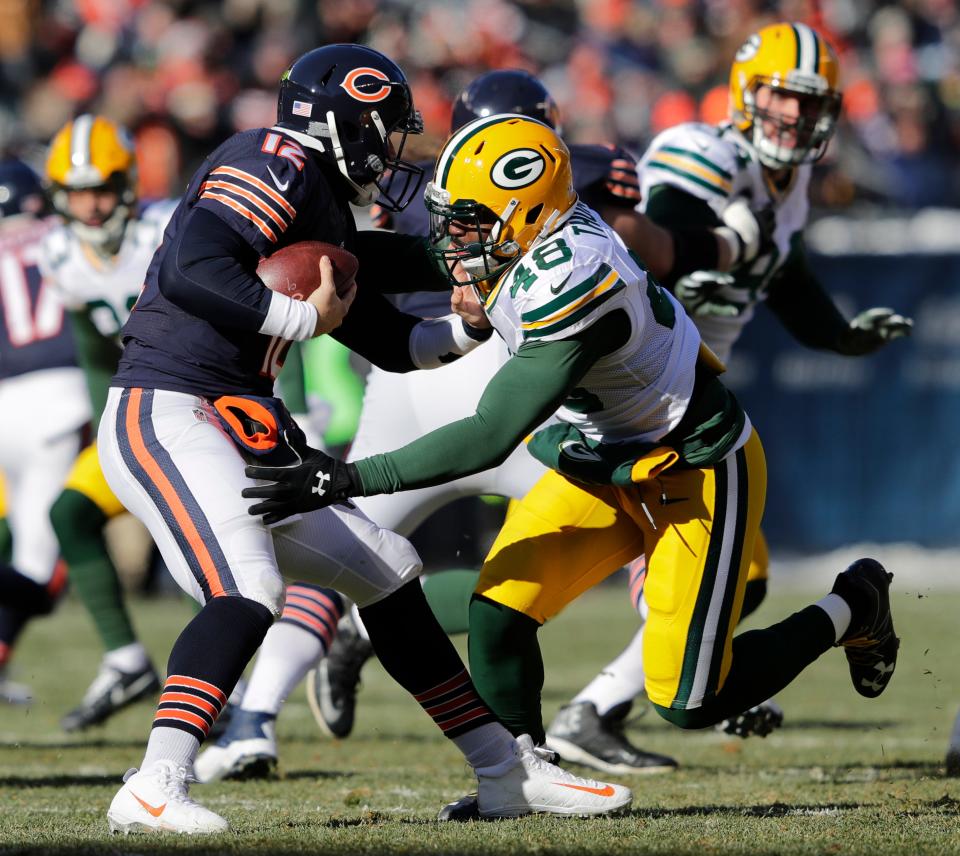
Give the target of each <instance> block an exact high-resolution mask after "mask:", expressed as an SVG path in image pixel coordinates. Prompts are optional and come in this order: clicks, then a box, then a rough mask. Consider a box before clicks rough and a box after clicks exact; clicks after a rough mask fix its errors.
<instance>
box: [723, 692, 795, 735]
mask: <svg viewBox="0 0 960 856" xmlns="http://www.w3.org/2000/svg"><path fill="white" fill-rule="evenodd" d="M781 725H783V709H782V708H781V707H780V705H779V704H777V703H776V702H775V701H774V700H773V699H768V700H767V701H765V702H761V703H760V704H758V705H755V706H754V707H751V708H750V709H749V710H745V711H744V712H743V713H741V714H740V715H739V716H731V717H730V719H725V720H723V722H720V723H717V726H716V729H717V731H722V732H723V733H724V734H732V735H734V736H735V737H743V738H744V739H746V738H747V737H766V736H767V735H768V734H770V733H771V732H772V731H776V729H778V728H779V727H780V726H781Z"/></svg>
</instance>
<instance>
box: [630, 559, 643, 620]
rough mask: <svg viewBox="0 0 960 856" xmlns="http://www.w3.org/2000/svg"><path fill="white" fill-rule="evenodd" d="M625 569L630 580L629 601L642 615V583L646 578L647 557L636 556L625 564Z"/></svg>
mask: <svg viewBox="0 0 960 856" xmlns="http://www.w3.org/2000/svg"><path fill="white" fill-rule="evenodd" d="M627 571H628V572H629V574H630V582H629V583H628V585H629V588H630V603H632V604H633V608H634V609H635V610H636V611H637V612H639V613H640V615H643V609H642V607H641V605H640V604H641V601H642V600H643V584H644V583H645V582H646V579H647V557H646V556H637V558H636V559H634V560H633V561H632V562H631V563H630V564H629V565H627Z"/></svg>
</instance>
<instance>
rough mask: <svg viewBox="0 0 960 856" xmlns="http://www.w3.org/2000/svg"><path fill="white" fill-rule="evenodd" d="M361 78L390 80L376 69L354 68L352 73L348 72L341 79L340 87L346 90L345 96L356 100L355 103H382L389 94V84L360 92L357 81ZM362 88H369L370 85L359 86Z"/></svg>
mask: <svg viewBox="0 0 960 856" xmlns="http://www.w3.org/2000/svg"><path fill="white" fill-rule="evenodd" d="M363 77H373V78H375V79H377V80H385V81H389V80H390V78H389V77H387V76H386V75H385V74H384V73H383V72H382V71H380V70H379V69H377V68H367V67H364V68H355V69H353V71H351V72H349V73H348V74H347V76H346V77H345V78H344V79H343V83H341V84H340V85H341V86H342V87H343V88H344V89H346V90H347V94H348V95H349V96H350V97H351V98H356V99H357V101H368V102H373V101H383V99H384V98H386V97H387V96H388V95H389V94H390V84H389V82H388V83H387V84H386V85H384V86H379V87H377V89H376V90H374V91H372V92H371V91H366V92H362V91H361V90H360V89H359V87H358V83H357V81H359V80H360V79H361V78H363ZM360 85H362V86H364V87H367V88H369V87H370V85H371V84H370V83H365V84H360Z"/></svg>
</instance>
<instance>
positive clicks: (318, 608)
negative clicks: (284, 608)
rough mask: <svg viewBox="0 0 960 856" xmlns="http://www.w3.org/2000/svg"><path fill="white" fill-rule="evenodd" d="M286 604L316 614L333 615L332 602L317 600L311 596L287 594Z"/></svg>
mask: <svg viewBox="0 0 960 856" xmlns="http://www.w3.org/2000/svg"><path fill="white" fill-rule="evenodd" d="M287 605H288V606H291V605H292V606H299V607H300V609H308V610H310V612H313V613H315V614H316V615H329V616H330V617H331V618H332V617H333V613H334V609H333V604H332V603H329V601H328V602H327V603H322V602H321V601H319V600H314V599H313V598H308V597H301V596H300V595H295V594H294V595H292V594H288V595H287Z"/></svg>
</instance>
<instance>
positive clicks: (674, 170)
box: [548, 24, 912, 756]
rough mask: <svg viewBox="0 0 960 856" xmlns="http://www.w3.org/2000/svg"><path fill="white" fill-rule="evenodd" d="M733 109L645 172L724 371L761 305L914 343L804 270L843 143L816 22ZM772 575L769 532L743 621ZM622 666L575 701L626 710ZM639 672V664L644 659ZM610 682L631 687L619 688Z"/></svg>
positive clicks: (803, 323) (782, 314)
mask: <svg viewBox="0 0 960 856" xmlns="http://www.w3.org/2000/svg"><path fill="white" fill-rule="evenodd" d="M730 104H731V117H730V121H728V122H724V123H722V124H720V125H716V126H715V125H704V124H700V123H694V122H690V123H686V124H683V125H678V126H676V127H673V128H670V129H668V130H666V131H664V132H663V133H661V134H660V135H659V136H658V137H657V138H656V139H654V140H653V142H652V143H651V144H650V147H649V148H648V150H647V152H646V153H645V154H644V156H643V158H642V159H641V163H640V180H641V191H642V200H643V201H642V203H641V206H642V210H643V211H644V212H645V213H646V214H647V216H648V217H650V219H652V220H653V221H654V222H656V223H657V224H658V225H660V226H662V227H664V228H665V229H668V230H670V231H671V232H672V233H673V234H674V235H678V234H679V235H680V236H681V240H682V242H683V245H684V247H685V248H686V251H687V252H688V253H690V254H692V255H693V257H694V258H696V259H697V260H698V263H697V268H698V270H697V271H696V272H695V273H693V274H691V275H687V276H678V275H677V274H676V273H672V275H668V276H667V277H664V278H663V280H662V281H663V283H664V285H666V286H667V287H668V288H670V289H671V290H673V291H674V292H675V293H676V295H677V297H678V298H679V299H680V301H681V302H682V303H683V304H684V306H685V307H686V309H687V311H688V312H689V313H690V315H691V317H692V318H693V321H694V323H695V324H696V325H697V329H698V330H699V331H700V334H701V335H702V337H703V341H704V342H705V343H706V344H707V345H708V346H709V347H710V348H711V349H712V350H713V352H714V353H715V354H717V356H718V357H719V358H720V359H721V360H722V361H723V362H727V360H728V359H729V357H730V352H731V349H732V348H733V346H734V344H735V342H736V341H737V339H738V338H739V337H740V334H741V332H742V331H743V328H744V327H745V326H746V325H747V323H748V322H749V321H750V320H751V319H752V318H753V316H754V313H755V311H756V308H757V306H758V305H760V304H761V303H766V305H767V306H768V307H769V308H770V309H771V310H772V311H773V312H774V313H775V314H776V316H777V317H778V319H779V320H780V321H781V323H782V324H783V325H784V326H785V327H786V328H787V329H788V330H789V331H790V332H791V333H792V334H793V335H794V336H795V337H796V338H797V340H798V341H800V342H801V343H803V344H805V345H807V346H809V347H812V348H822V349H828V350H833V351H836V352H837V353H840V354H848V355H860V354H867V353H871V352H872V351H874V350H876V349H877V348H880V347H882V346H884V345H885V344H887V343H888V342H890V341H892V340H894V339H896V338H899V337H901V336H904V335H907V334H908V333H909V332H910V328H911V325H912V322H911V321H910V320H909V319H906V318H903V317H902V316H900V315H897V314H896V313H895V312H894V311H893V310H892V309H886V308H879V307H878V308H872V309H867V310H865V311H863V312H861V313H860V314H859V315H857V316H856V317H855V318H854V319H853V320H852V321H850V322H848V321H847V320H846V319H845V318H844V317H843V316H842V315H841V313H840V312H839V310H838V309H837V308H836V306H835V305H834V303H833V301H832V299H831V298H830V297H829V295H827V294H826V293H825V292H824V290H823V288H822V287H821V286H820V284H819V282H818V281H817V280H816V278H815V277H814V275H813V274H812V272H811V271H810V269H809V267H808V266H807V263H806V259H805V253H804V247H803V230H804V228H805V227H806V225H807V218H808V215H809V210H810V204H809V198H808V187H809V183H810V173H811V169H812V164H813V162H815V161H816V160H818V159H819V158H820V157H821V156H822V155H823V153H824V151H825V149H826V146H827V144H828V142H829V140H830V138H831V137H832V135H833V131H834V128H835V125H836V120H837V116H838V114H839V110H840V86H839V68H838V63H837V58H836V55H835V54H834V52H833V49H832V48H831V47H830V46H829V45H828V44H827V42H826V41H825V40H824V39H823V37H822V36H820V35H819V34H818V33H817V32H816V31H814V30H813V29H811V28H810V27H808V26H806V25H805V24H774V25H771V26H768V27H764V28H763V29H762V30H760V31H759V32H758V33H755V34H754V35H752V36H750V37H749V38H748V39H747V41H746V42H745V43H744V45H743V46H742V47H741V48H740V50H739V51H738V52H737V56H736V60H735V61H734V63H733V66H732V69H731V74H730ZM751 212H752V216H753V217H754V218H755V219H757V220H759V221H760V222H761V224H762V226H763V230H762V234H761V235H760V236H759V238H758V240H759V243H760V246H759V249H758V251H757V252H756V254H755V258H753V259H749V258H748V259H744V258H743V257H742V254H741V253H740V244H739V241H738V240H736V239H734V240H731V241H730V243H729V246H728V247H727V248H726V254H727V255H728V257H729V258H730V260H731V262H730V263H728V264H720V263H719V262H720V261H721V260H720V259H718V255H717V247H716V243H715V241H714V240H713V238H714V236H715V235H716V234H717V231H716V230H717V227H718V226H720V225H721V217H722V216H724V215H725V216H726V218H727V221H728V222H730V221H731V220H733V219H734V218H736V217H739V216H741V215H746V216H749V215H750V213H751ZM720 234H722V232H721V233H720ZM731 237H732V236H731ZM721 270H726V271H727V272H726V273H721V272H720V271H721ZM767 567H768V558H767V550H766V544H765V542H764V539H763V535H762V533H761V534H760V536H759V538H758V542H757V549H756V551H755V553H754V556H753V561H752V563H751V567H750V572H749V579H748V582H747V591H746V596H745V599H746V604H745V607H744V611H743V614H744V616H745V615H747V614H749V612H752V611H753V610H754V609H756V607H757V606H759V604H760V602H761V601H762V600H763V597H764V595H765V593H766V581H767ZM642 635H643V631H642V630H641V631H640V632H639V633H638V634H637V637H636V638H635V640H634V642H633V643H632V645H631V647H635V648H636V649H637V650H639V649H640V648H641V646H642ZM629 650H630V649H628V651H629ZM621 662H622V661H621V660H620V659H618V661H615V662H614V663H612V664H611V665H610V666H608V667H607V668H606V669H604V671H603V673H601V675H600V676H598V677H597V678H596V679H595V680H594V682H592V683H591V684H590V685H588V686H587V687H586V688H585V689H584V690H583V691H582V692H581V693H580V694H579V695H578V696H577V697H576V698H575V699H574V704H576V703H578V702H583V701H594V702H596V703H598V704H599V703H600V700H601V699H602V700H603V701H604V702H605V703H608V704H609V703H610V702H613V703H614V704H616V705H628V704H629V702H630V700H631V699H632V698H633V696H634V695H635V694H637V693H639V692H641V691H642V688H643V672H642V669H639V668H637V669H636V670H634V671H630V670H626V671H624V670H623V669H622V668H620V664H621ZM632 662H633V663H635V664H636V665H637V666H639V663H640V660H639V658H633V659H632ZM609 673H619V674H621V675H622V676H623V679H621V680H620V681H618V682H615V681H612V680H611V679H610V678H609V677H608V674H609ZM631 678H632V680H631ZM572 712H573V711H572V709H571V713H572ZM781 720H782V714H781V713H780V711H779V708H778V707H777V706H776V705H775V704H773V703H770V704H766V705H761V706H760V707H758V708H756V709H754V710H752V711H748V712H746V713H744V714H743V715H741V716H738V717H735V718H734V719H731V720H729V721H728V722H727V723H725V728H726V730H728V731H730V733H735V734H739V735H740V736H747V735H748V734H750V733H759V734H762V735H764V734H766V733H767V732H768V731H769V729H770V728H771V727H774V726H776V725H778V724H779V722H780V721H781ZM568 731H569V728H568V725H567V723H565V722H564V714H563V713H561V716H560V717H559V718H558V720H557V721H555V722H554V723H553V725H551V728H550V732H549V735H548V741H549V742H550V743H551V745H552V746H554V747H555V748H558V750H559V751H560V752H561V754H562V755H565V756H567V755H570V754H571V747H569V746H568V745H565V744H568V743H569V741H570V735H569V734H568ZM573 751H575V750H573Z"/></svg>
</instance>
